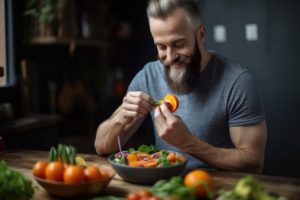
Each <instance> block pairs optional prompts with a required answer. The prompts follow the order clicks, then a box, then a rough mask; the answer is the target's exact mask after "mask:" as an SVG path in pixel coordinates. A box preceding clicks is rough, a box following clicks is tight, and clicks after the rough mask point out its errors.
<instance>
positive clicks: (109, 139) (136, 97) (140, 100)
mask: <svg viewBox="0 0 300 200" xmlns="http://www.w3.org/2000/svg"><path fill="white" fill-rule="evenodd" d="M152 108H153V100H152V99H151V97H150V96H149V95H147V94H145V93H142V92H128V93H127V95H126V96H125V97H124V99H123V103H122V104H121V106H120V107H119V108H118V109H117V110H116V111H115V112H114V113H113V115H112V116H111V117H110V118H109V119H107V120H106V121H104V122H103V123H102V124H100V125H99V127H98V130H97V133H96V139H95V149H96V152H97V153H98V154H99V155H103V154H109V153H112V152H116V151H117V150H118V141H117V138H118V136H120V139H121V141H122V143H123V144H124V143H126V142H127V141H128V139H129V138H130V137H131V136H132V135H133V134H134V133H135V131H136V130H137V129H138V127H139V126H140V125H141V123H142V122H143V121H144V119H145V117H146V115H147V114H148V113H149V111H150V110H152Z"/></svg>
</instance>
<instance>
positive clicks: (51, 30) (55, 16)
mask: <svg viewBox="0 0 300 200" xmlns="http://www.w3.org/2000/svg"><path fill="white" fill-rule="evenodd" d="M65 4H66V0H27V1H26V9H25V12H24V14H25V16H30V22H29V26H30V29H31V30H32V31H33V32H31V34H29V35H30V37H31V39H32V38H34V39H45V38H48V39H49V38H57V36H61V35H62V31H61V30H60V31H59V27H61V25H62V20H63V19H62V17H63V14H62V12H63V8H64V6H65ZM60 29H61V28H60Z"/></svg>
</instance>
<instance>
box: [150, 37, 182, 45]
mask: <svg viewBox="0 0 300 200" xmlns="http://www.w3.org/2000/svg"><path fill="white" fill-rule="evenodd" d="M184 41H185V38H179V39H175V40H173V41H171V42H170V43H177V42H184ZM154 44H155V45H163V42H154Z"/></svg>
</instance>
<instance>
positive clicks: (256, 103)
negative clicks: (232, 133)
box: [228, 71, 265, 127]
mask: <svg viewBox="0 0 300 200" xmlns="http://www.w3.org/2000/svg"><path fill="white" fill-rule="evenodd" d="M228 117H229V126H230V127H233V126H242V125H251V124H256V123H259V122H261V121H263V120H264V119H265V116H264V112H263V106H262V102H261V98H260V94H259V89H258V87H257V86H256V84H255V83H254V81H253V78H252V76H251V75H250V74H249V73H248V72H247V71H244V72H242V73H241V74H240V75H239V76H238V77H237V79H236V80H235V82H234V83H233V86H232V88H231V91H230V94H229V103H228Z"/></svg>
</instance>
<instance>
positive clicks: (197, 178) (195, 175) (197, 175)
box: [184, 169, 214, 197]
mask: <svg viewBox="0 0 300 200" xmlns="http://www.w3.org/2000/svg"><path fill="white" fill-rule="evenodd" d="M205 184H206V185H207V186H208V187H209V189H210V190H213V189H214V183H213V179H212V177H211V175H210V174H209V173H208V172H207V171H205V170H201V169H195V170H192V171H190V172H189V173H187V175H186V176H185V177H184V185H185V186H194V187H196V195H197V196H198V197H206V196H207V194H208V192H207V190H206V187H205V186H204V185H205Z"/></svg>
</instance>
